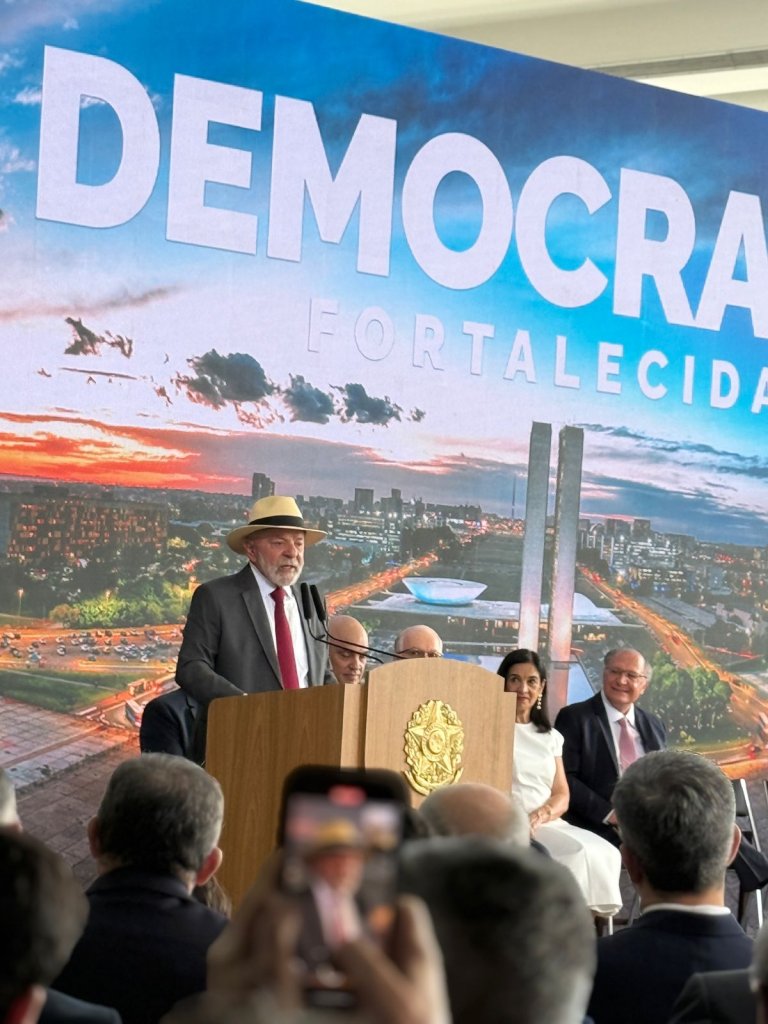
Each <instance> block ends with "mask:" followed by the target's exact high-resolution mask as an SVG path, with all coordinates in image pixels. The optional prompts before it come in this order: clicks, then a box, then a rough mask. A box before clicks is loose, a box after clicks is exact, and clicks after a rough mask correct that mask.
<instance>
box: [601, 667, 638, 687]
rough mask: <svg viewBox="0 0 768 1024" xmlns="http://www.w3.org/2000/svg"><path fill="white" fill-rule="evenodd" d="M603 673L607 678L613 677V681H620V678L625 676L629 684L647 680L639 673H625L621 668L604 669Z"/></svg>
mask: <svg viewBox="0 0 768 1024" xmlns="http://www.w3.org/2000/svg"><path fill="white" fill-rule="evenodd" d="M605 671H606V672H607V673H608V675H609V676H613V678H614V679H621V678H622V676H626V677H627V679H628V680H629V681H630V683H639V682H640V680H641V679H646V678H647V676H644V675H642V674H641V673H640V672H627V671H626V670H625V669H623V668H606V670H605Z"/></svg>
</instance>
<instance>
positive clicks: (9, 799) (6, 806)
mask: <svg viewBox="0 0 768 1024" xmlns="http://www.w3.org/2000/svg"><path fill="white" fill-rule="evenodd" d="M18 824H19V812H18V809H17V807H16V790H15V789H14V788H13V783H12V782H11V779H10V776H9V775H8V773H7V772H6V771H5V770H4V769H3V768H0V825H6V826H7V825H18Z"/></svg>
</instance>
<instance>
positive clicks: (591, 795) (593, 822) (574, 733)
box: [555, 693, 667, 846]
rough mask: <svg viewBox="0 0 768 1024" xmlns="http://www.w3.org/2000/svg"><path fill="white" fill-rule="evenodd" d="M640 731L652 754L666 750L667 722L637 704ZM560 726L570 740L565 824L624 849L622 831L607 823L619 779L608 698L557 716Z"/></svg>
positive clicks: (584, 703)
mask: <svg viewBox="0 0 768 1024" xmlns="http://www.w3.org/2000/svg"><path fill="white" fill-rule="evenodd" d="M635 727H636V728H637V731H638V732H639V733H640V738H641V740H642V741H643V746H644V747H645V750H646V752H648V751H651V750H663V749H664V748H665V747H666V745H667V730H666V729H665V728H664V724H663V723H662V721H661V719H660V718H657V717H656V716H655V715H651V714H649V713H648V712H647V711H643V710H642V708H639V707H637V705H635ZM555 728H556V729H557V730H558V732H560V733H562V735H563V739H564V740H565V742H564V745H563V765H564V767H565V774H566V776H567V778H568V787H569V789H570V791H571V802H570V805H569V807H568V812H567V814H565V815H564V817H565V820H566V821H567V822H569V823H570V824H571V825H577V826H578V827H579V828H586V829H589V831H590V832H596V833H597V834H598V835H601V836H602V837H603V838H604V839H607V840H608V841H609V842H610V843H613V844H614V846H618V845H619V837H618V834H617V832H616V829H614V828H611V826H610V825H606V824H604V820H605V817H606V815H607V814H609V813H610V810H611V807H612V803H611V797H612V795H613V788H614V786H615V785H616V783H617V781H618V778H619V764H618V761H617V759H616V747H615V745H614V743H613V737H612V735H611V724H610V722H609V721H608V715H607V714H606V712H605V705H604V704H603V698H602V695H601V694H600V693H596V694H595V696H594V697H590V699H589V700H583V701H580V702H579V703H577V704H569V705H568V707H565V708H563V709H562V710H561V711H560V713H559V715H558V716H557V719H556V721H555Z"/></svg>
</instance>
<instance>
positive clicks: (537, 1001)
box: [401, 837, 595, 1024]
mask: <svg viewBox="0 0 768 1024" xmlns="http://www.w3.org/2000/svg"><path fill="white" fill-rule="evenodd" d="M401 877H402V884H403V888H404V889H405V890H406V891H407V892H413V893H416V894H417V895H418V896H420V897H421V898H422V899H423V900H424V901H425V902H426V904H427V906H428V908H429V911H430V913H431V915H432V920H433V922H434V926H435V932H436V934H437V939H438V942H439V943H440V946H441V948H442V952H443V957H444V960H445V968H446V975H447V980H448V993H449V997H450V1002H451V1012H452V1019H453V1022H454V1024H542V1022H544V1021H546V1024H577V1022H578V1024H580V1022H581V1020H582V1019H583V1017H584V1011H585V1007H586V1004H587V1000H588V998H589V993H590V991H591V988H592V978H593V975H594V971H595V930H594V925H593V923H592V919H591V916H590V914H589V911H588V910H587V908H586V906H585V904H584V899H583V897H582V895H581V893H580V892H579V889H578V886H577V885H576V883H575V881H574V879H573V877H572V876H571V874H570V873H569V872H568V871H567V870H566V869H565V868H563V867H561V866H560V865H559V864H556V863H555V862H554V861H553V860H551V859H550V858H548V857H542V856H540V855H539V854H537V853H535V852H531V851H530V850H526V849H519V848H517V847H512V846H509V845H506V844H501V843H498V842H493V841H491V840H488V839H479V838H470V837H462V838H447V839H446V838H433V839H425V840H418V841H416V842H412V843H408V844H406V846H405V847H404V848H403V855H402V873H401Z"/></svg>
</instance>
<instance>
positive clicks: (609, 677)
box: [603, 647, 651, 715]
mask: <svg viewBox="0 0 768 1024" xmlns="http://www.w3.org/2000/svg"><path fill="white" fill-rule="evenodd" d="M650 680H651V667H650V665H649V664H648V662H647V661H646V660H645V658H644V657H643V655H642V654H641V653H640V652H639V651H636V650H634V649H633V648H632V647H618V648H616V649H615V650H613V651H608V653H607V654H606V655H605V657H604V658H603V693H604V694H605V697H606V700H607V701H608V703H609V704H612V705H613V706H614V707H615V708H616V710H617V711H621V713H622V714H624V715H625V714H626V713H627V712H628V711H629V709H630V707H631V706H632V705H633V704H634V703H635V701H636V700H638V699H639V698H640V697H642V695H643V694H644V693H645V691H646V688H647V686H648V683H649V682H650Z"/></svg>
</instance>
